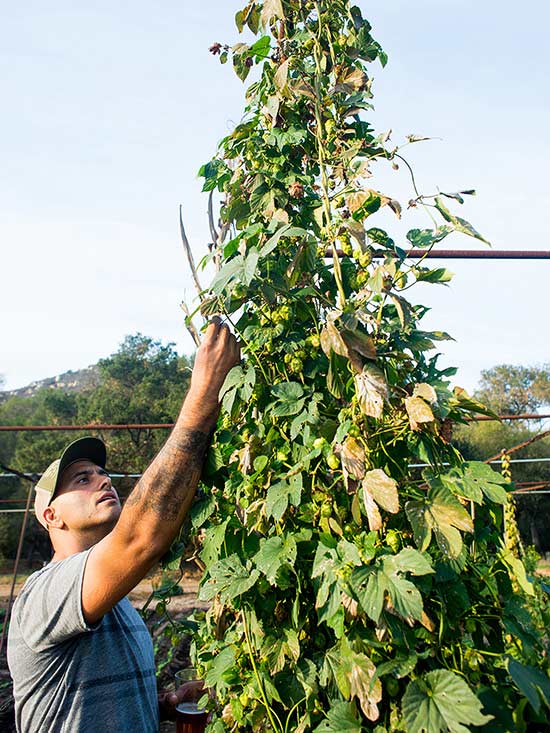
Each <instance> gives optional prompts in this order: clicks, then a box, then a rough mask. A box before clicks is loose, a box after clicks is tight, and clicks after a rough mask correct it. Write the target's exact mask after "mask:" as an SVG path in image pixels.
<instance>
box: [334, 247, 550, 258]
mask: <svg viewBox="0 0 550 733" xmlns="http://www.w3.org/2000/svg"><path fill="white" fill-rule="evenodd" d="M337 252H338V256H339V257H347V256H348V255H345V254H344V252H342V250H337ZM388 254H389V253H388V252H376V251H375V252H373V253H372V256H373V258H375V259H384V258H385V257H387V256H388ZM326 257H327V258H328V259H331V258H332V253H331V252H330V251H329V250H327V252H326ZM407 258H408V259H411V260H420V259H424V258H429V259H431V260H550V252H549V251H545V250H536V249H530V250H529V249H527V250H525V249H524V250H521V249H517V250H514V249H432V250H430V251H428V252H427V251H426V250H424V249H409V250H407Z"/></svg>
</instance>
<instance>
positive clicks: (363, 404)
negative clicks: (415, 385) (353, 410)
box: [354, 364, 388, 418]
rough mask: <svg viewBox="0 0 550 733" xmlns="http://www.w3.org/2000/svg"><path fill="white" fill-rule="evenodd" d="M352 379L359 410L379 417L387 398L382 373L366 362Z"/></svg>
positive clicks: (386, 386) (386, 388)
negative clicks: (359, 372)
mask: <svg viewBox="0 0 550 733" xmlns="http://www.w3.org/2000/svg"><path fill="white" fill-rule="evenodd" d="M354 381H355V389H356V392H357V401H358V402H359V407H360V408H361V410H362V411H363V412H364V414H365V415H369V416H370V417H375V418H379V417H381V416H382V411H383V409H384V401H385V400H386V399H387V398H388V385H387V384H386V379H385V377H384V374H383V373H382V372H381V371H380V369H378V368H377V367H375V366H373V365H372V364H367V365H366V366H364V367H363V371H362V372H361V374H356V375H355V377H354Z"/></svg>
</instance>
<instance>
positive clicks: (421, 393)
mask: <svg viewBox="0 0 550 733" xmlns="http://www.w3.org/2000/svg"><path fill="white" fill-rule="evenodd" d="M413 397H422V399H424V400H426V402H429V403H430V404H432V405H433V404H434V403H435V402H437V394H436V391H435V389H434V388H433V387H432V385H431V384H426V383H425V382H422V383H421V384H416V385H415V387H414V390H413Z"/></svg>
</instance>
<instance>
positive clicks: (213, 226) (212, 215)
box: [208, 191, 219, 249]
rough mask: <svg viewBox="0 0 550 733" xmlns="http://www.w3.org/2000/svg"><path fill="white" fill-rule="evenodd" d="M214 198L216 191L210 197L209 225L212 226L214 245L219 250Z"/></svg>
mask: <svg viewBox="0 0 550 733" xmlns="http://www.w3.org/2000/svg"><path fill="white" fill-rule="evenodd" d="M213 197H214V191H210V196H209V197H208V225H209V226H210V236H211V237H212V244H213V245H214V248H215V249H217V247H218V240H219V236H218V232H217V230H216V226H215V224H214V212H213V210H212V200H213Z"/></svg>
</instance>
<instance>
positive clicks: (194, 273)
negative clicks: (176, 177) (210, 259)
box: [180, 204, 203, 300]
mask: <svg viewBox="0 0 550 733" xmlns="http://www.w3.org/2000/svg"><path fill="white" fill-rule="evenodd" d="M180 234H181V241H182V244H183V248H184V249H185V253H186V255H187V260H188V262H189V268H190V270H191V275H192V276H193V281H194V283H195V288H196V289H197V293H198V296H199V298H200V299H201V300H202V292H203V290H202V287H201V284H200V282H199V277H198V275H197V268H196V266H195V260H194V258H193V252H192V251H191V246H190V245H189V240H188V239H187V234H186V233H185V227H184V226H183V212H182V206H181V204H180Z"/></svg>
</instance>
